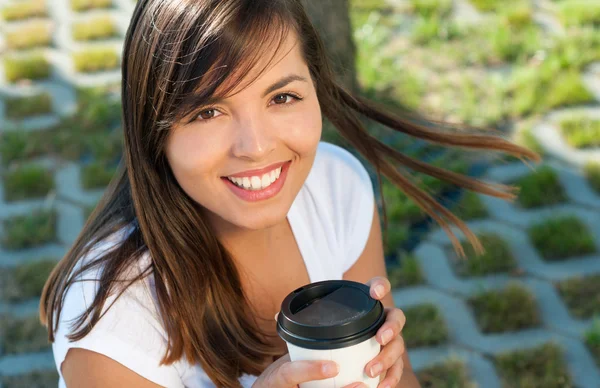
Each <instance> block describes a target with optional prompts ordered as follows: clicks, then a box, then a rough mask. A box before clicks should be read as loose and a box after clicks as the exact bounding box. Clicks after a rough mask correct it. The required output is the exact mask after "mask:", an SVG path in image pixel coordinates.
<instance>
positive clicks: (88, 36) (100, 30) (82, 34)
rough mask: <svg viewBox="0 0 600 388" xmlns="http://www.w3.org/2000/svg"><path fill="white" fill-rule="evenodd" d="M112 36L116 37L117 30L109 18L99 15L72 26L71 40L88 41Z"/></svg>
mask: <svg viewBox="0 0 600 388" xmlns="http://www.w3.org/2000/svg"><path fill="white" fill-rule="evenodd" d="M114 36H117V29H116V26H115V22H114V21H113V19H112V18H111V17H110V16H105V15H100V16H96V17H94V18H90V19H88V20H83V21H80V22H77V23H74V24H73V39H75V40H80V41H88V40H97V39H106V38H111V37H114Z"/></svg>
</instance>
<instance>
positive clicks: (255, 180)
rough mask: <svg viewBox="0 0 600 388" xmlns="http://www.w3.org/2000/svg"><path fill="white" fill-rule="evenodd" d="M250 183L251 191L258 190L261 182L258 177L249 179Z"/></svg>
mask: <svg viewBox="0 0 600 388" xmlns="http://www.w3.org/2000/svg"><path fill="white" fill-rule="evenodd" d="M250 183H252V190H259V189H260V186H261V183H262V182H261V181H260V178H259V177H257V176H253V177H252V178H250Z"/></svg>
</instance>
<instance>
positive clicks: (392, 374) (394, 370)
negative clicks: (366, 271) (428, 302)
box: [365, 276, 406, 388]
mask: <svg viewBox="0 0 600 388" xmlns="http://www.w3.org/2000/svg"><path fill="white" fill-rule="evenodd" d="M367 285H368V286H370V292H371V297H372V298H374V299H377V300H381V299H383V298H384V297H385V296H386V295H387V294H388V293H389V292H390V290H391V289H392V285H391V284H390V282H389V280H387V279H386V278H384V277H381V276H378V277H375V278H373V279H371V280H369V281H368V282H367ZM385 312H386V318H385V323H384V324H383V325H382V326H381V328H379V330H378V331H377V334H376V338H377V342H379V343H380V344H381V345H382V346H383V348H382V349H381V351H380V352H379V354H378V355H377V357H375V358H374V359H373V360H371V361H370V362H369V363H368V364H367V365H366V367H365V373H366V374H367V375H368V376H370V377H377V376H379V375H381V374H382V372H385V379H384V380H383V381H381V382H380V383H379V385H378V386H377V388H395V387H396V385H398V383H399V382H400V378H401V377H402V370H403V369H404V362H403V361H402V355H403V354H404V351H405V347H404V340H403V339H402V336H401V335H400V333H401V331H402V328H403V327H404V323H405V322H406V317H405V316H404V313H403V312H402V310H400V309H397V308H393V307H387V308H386V309H385Z"/></svg>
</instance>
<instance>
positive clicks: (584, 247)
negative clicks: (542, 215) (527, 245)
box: [528, 215, 596, 261]
mask: <svg viewBox="0 0 600 388" xmlns="http://www.w3.org/2000/svg"><path fill="white" fill-rule="evenodd" d="M528 234H529V238H530V239H531V242H532V243H533V245H534V246H535V248H536V249H537V250H538V251H539V252H540V254H541V255H542V257H543V258H544V259H546V260H550V261H557V260H562V259H566V258H569V257H576V256H580V255H586V254H590V253H594V252H596V246H595V243H594V239H593V237H592V235H591V234H590V232H589V230H588V228H587V226H586V225H585V224H584V223H583V222H582V221H581V220H579V219H578V218H577V217H576V216H571V215H561V216H555V217H554V218H550V219H547V220H545V221H542V222H540V223H538V224H536V225H533V226H532V227H531V228H529V230H528Z"/></svg>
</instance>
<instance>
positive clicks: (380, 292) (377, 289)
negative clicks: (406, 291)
mask: <svg viewBox="0 0 600 388" xmlns="http://www.w3.org/2000/svg"><path fill="white" fill-rule="evenodd" d="M384 293H385V287H383V286H382V285H381V284H380V285H378V286H376V287H375V295H377V297H378V298H381V297H383V294H384Z"/></svg>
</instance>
